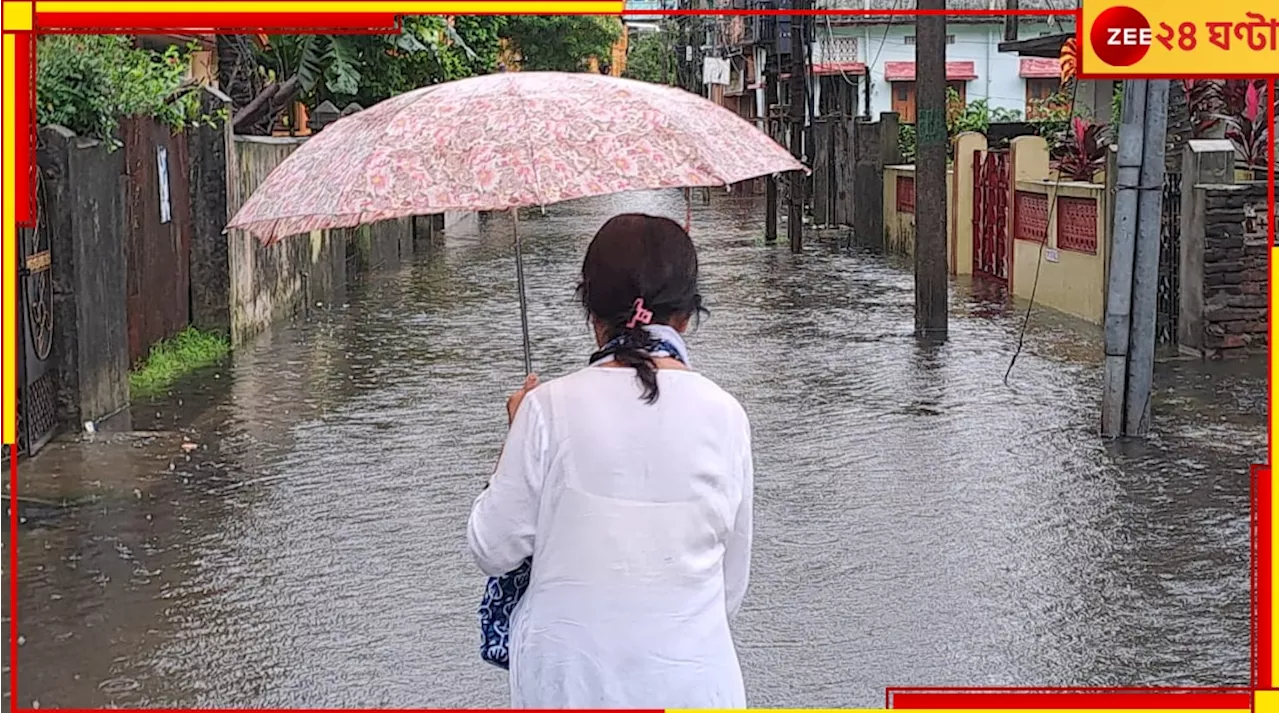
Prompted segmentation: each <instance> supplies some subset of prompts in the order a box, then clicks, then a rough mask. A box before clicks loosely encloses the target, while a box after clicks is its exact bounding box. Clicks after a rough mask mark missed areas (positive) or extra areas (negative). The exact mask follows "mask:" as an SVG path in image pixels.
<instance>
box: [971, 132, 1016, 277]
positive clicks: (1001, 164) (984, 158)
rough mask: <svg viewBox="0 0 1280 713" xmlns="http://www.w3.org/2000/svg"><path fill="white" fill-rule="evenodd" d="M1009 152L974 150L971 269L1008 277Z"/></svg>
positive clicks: (992, 275)
mask: <svg viewBox="0 0 1280 713" xmlns="http://www.w3.org/2000/svg"><path fill="white" fill-rule="evenodd" d="M1009 169H1010V165H1009V152H1008V151H1007V150H1000V151H996V150H992V151H986V152H983V151H974V152H973V273H974V275H977V276H981V277H986V278H991V279H994V280H999V281H1001V282H1006V281H1008V279H1009V178H1010V177H1009Z"/></svg>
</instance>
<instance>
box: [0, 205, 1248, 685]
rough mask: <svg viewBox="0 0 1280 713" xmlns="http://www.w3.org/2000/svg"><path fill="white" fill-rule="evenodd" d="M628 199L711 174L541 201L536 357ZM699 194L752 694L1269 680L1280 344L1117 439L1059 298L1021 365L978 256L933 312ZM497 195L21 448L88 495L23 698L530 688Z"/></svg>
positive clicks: (60, 539) (1171, 394) (1215, 369)
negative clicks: (335, 294) (515, 626)
mask: <svg viewBox="0 0 1280 713" xmlns="http://www.w3.org/2000/svg"><path fill="white" fill-rule="evenodd" d="M623 210H643V211H648V212H655V213H663V214H667V215H671V216H673V217H677V218H682V217H683V211H684V206H683V203H682V202H681V199H680V197H679V194H678V193H664V194H642V195H625V196H617V197H613V198H610V199H605V200H595V201H583V202H579V203H574V204H568V205H560V206H555V207H552V208H551V209H550V211H549V215H548V216H547V217H541V216H539V215H538V214H537V213H536V212H532V213H531V215H529V216H528V218H527V219H526V220H525V221H523V222H522V225H521V227H522V230H524V231H526V233H527V235H528V237H529V241H528V242H529V244H530V245H531V248H530V253H529V256H528V261H527V273H528V276H529V280H530V308H531V326H532V329H533V333H534V335H535V337H536V346H535V363H536V366H537V368H538V370H539V371H540V372H541V373H542V374H543V375H544V377H546V376H555V375H559V374H563V373H566V372H567V371H569V370H571V369H576V368H578V367H579V366H580V365H582V364H583V360H584V359H585V358H586V356H587V355H588V353H589V352H590V348H591V344H590V342H589V336H588V333H587V330H586V329H585V324H584V320H583V317H582V315H581V314H580V313H579V312H578V311H577V309H576V307H575V306H574V303H573V299H572V286H573V284H574V272H575V268H576V267H577V266H578V264H579V261H580V260H581V255H582V251H583V248H584V247H585V244H586V241H587V240H588V239H589V236H590V235H591V233H593V232H594V230H595V228H596V227H598V226H599V224H601V223H602V222H603V221H604V220H605V219H606V218H607V217H608V216H609V215H611V214H613V213H616V212H619V211H623ZM695 211H696V212H695V216H694V228H695V230H694V233H695V239H696V240H697V241H698V243H699V245H700V246H701V256H702V261H703V266H704V267H703V269H704V274H705V285H704V293H705V294H706V297H707V300H708V306H709V307H710V309H711V312H712V314H711V317H710V318H709V319H708V320H707V321H705V322H704V323H703V324H702V326H701V327H700V328H699V329H698V330H697V331H696V332H695V333H694V334H693V336H692V338H691V340H690V342H691V347H692V349H693V357H694V360H695V365H696V366H697V367H698V368H699V369H701V370H703V371H705V372H706V373H707V374H709V375H710V376H711V377H712V378H714V379H716V380H717V381H719V382H720V383H721V384H722V385H724V386H725V387H726V388H728V389H729V390H730V391H732V392H733V393H735V394H737V395H738V396H739V397H740V398H741V400H742V401H743V403H744V405H745V406H746V408H747V411H748V413H749V414H750V416H751V418H752V421H753V425H754V428H755V440H756V448H757V466H756V468H757V473H758V475H757V487H758V493H757V508H758V514H757V528H758V530H757V538H756V543H757V545H756V551H755V560H754V573H753V583H752V589H751V591H750V594H749V597H748V600H747V604H746V606H745V609H744V611H743V613H742V615H741V619H740V620H739V621H738V622H737V626H736V630H737V635H738V638H739V642H740V646H741V651H742V657H743V662H744V667H745V670H746V676H747V681H748V690H749V695H750V700H751V702H752V704H753V705H755V706H760V707H774V706H789V707H810V706H812V707H816V706H879V705H882V702H883V689H884V687H886V686H891V685H898V686H902V685H1014V684H1019V685H1137V684H1165V685H1173V684H1185V685H1192V684H1205V685H1209V684H1214V685H1246V684H1247V679H1248V650H1247V642H1248V639H1249V594H1248V569H1247V568H1248V552H1249V548H1248V546H1249V526H1248V519H1247V512H1248V493H1249V485H1248V478H1247V473H1248V465H1249V463H1250V462H1251V461H1255V460H1261V458H1262V455H1263V449H1264V447H1265V426H1264V409H1265V400H1264V394H1265V390H1264V385H1265V372H1264V371H1263V370H1262V367H1261V365H1259V366H1257V367H1255V366H1252V365H1250V366H1247V367H1246V366H1241V365H1202V364H1199V363H1186V362H1175V363H1166V364H1162V365H1161V366H1160V367H1159V374H1158V377H1157V382H1158V386H1159V387H1160V391H1159V393H1158V395H1157V398H1156V400H1155V405H1154V411H1155V431H1156V434H1155V436H1154V437H1153V438H1152V439H1151V441H1150V442H1148V443H1143V444H1128V445H1110V444H1106V443H1104V442H1102V441H1100V439H1099V438H1098V437H1097V436H1096V433H1097V425H1098V424H1097V420H1098V411H1099V404H1098V400H1099V393H1100V391H1101V387H1100V377H1101V369H1100V366H1099V365H1100V363H1101V359H1100V346H1099V340H1098V338H1097V336H1096V331H1097V330H1096V329H1093V328H1089V327H1082V326H1081V325H1079V324H1077V323H1075V322H1072V321H1070V320H1067V319H1061V318H1054V317H1051V316H1049V315H1047V314H1046V313H1041V312H1036V313H1035V316H1033V318H1032V324H1031V328H1030V330H1029V334H1028V336H1027V342H1026V346H1025V348H1024V350H1023V352H1022V354H1021V356H1020V357H1019V359H1018V362H1017V365H1016V367H1015V368H1014V371H1013V374H1012V376H1011V378H1010V381H1009V384H1008V385H1005V384H1003V383H1002V377H1003V375H1004V372H1005V369H1006V367H1007V365H1008V362H1009V359H1010V357H1011V355H1012V353H1013V348H1014V346H1015V344H1016V343H1017V337H1018V330H1019V328H1020V326H1021V318H1022V314H1021V311H1020V308H1017V307H1015V308H1013V309H1007V308H1005V307H1004V306H1003V305H1001V304H998V303H992V302H989V301H984V300H982V299H980V298H974V297H971V296H970V295H971V294H972V291H971V290H970V289H969V287H968V286H967V285H964V284H961V285H958V286H957V289H956V290H955V292H956V297H955V298H954V301H953V307H952V321H951V338H950V340H949V341H948V342H947V343H945V344H943V345H940V346H932V347H930V346H922V345H920V344H919V343H918V342H917V341H916V340H915V339H914V338H913V337H912V325H913V318H912V309H911V301H912V294H913V292H912V282H911V275H910V272H909V270H904V269H902V267H901V266H899V265H895V264H892V263H891V262H889V261H886V260H885V259H884V258H881V257H877V256H874V255H872V254H869V253H863V252H857V251H855V252H852V253H848V252H841V251H839V250H836V249H835V248H829V247H827V246H823V245H812V246H810V247H809V248H808V249H807V252H806V253H805V254H804V255H800V256H795V255H791V254H789V253H788V252H787V251H786V248H785V246H779V247H766V246H764V245H763V243H762V241H761V239H760V238H761V222H762V221H761V215H762V213H761V210H760V206H759V205H758V204H752V203H749V202H732V201H722V202H718V204H717V205H715V206H712V207H708V208H702V207H700V206H695ZM483 228H484V229H482V230H477V231H471V232H462V233H460V234H457V235H452V236H450V239H449V242H448V245H447V246H446V247H444V248H441V249H439V250H438V251H437V252H436V253H434V254H432V255H429V256H425V257H423V258H422V259H420V260H419V261H418V262H417V263H416V264H414V265H413V266H412V267H410V268H406V269H404V270H403V271H401V272H399V273H397V274H392V275H384V276H381V277H375V278H372V279H371V280H369V281H368V282H366V283H365V284H362V285H360V286H358V287H356V288H354V289H353V291H352V295H351V301H350V304H349V305H347V306H346V307H345V308H343V309H341V310H337V311H335V312H333V313H332V314H328V315H324V316H322V317H320V318H318V320H317V321H314V322H312V323H310V324H307V325H303V326H301V327H298V328H290V329H282V330H280V331H278V332H276V333H275V334H273V335H270V336H267V337H264V338H263V339H262V340H261V341H260V342H259V343H257V344H256V345H254V346H253V347H251V348H246V349H244V350H242V351H241V352H240V353H238V354H236V355H235V360H234V363H233V364H231V365H229V366H228V367H226V368H224V369H221V370H219V371H217V372H216V373H210V374H208V375H206V376H205V377H204V378H201V379H198V380H196V383H194V384H192V385H190V386H189V387H187V389H186V392H185V393H183V394H181V396H182V403H181V405H175V404H159V405H143V406H139V407H138V408H136V409H135V413H134V423H133V427H134V428H138V429H147V430H149V431H154V433H148V434H138V433H134V434H126V435H122V436H118V437H115V438H110V439H108V441H109V442H107V443H101V442H100V443H95V444H85V445H72V446H65V445H60V444H55V445H54V446H52V447H51V449H50V451H49V452H48V453H47V454H46V455H42V456H41V459H40V460H39V461H37V462H35V463H33V464H30V465H28V466H27V467H26V470H25V472H26V473H27V474H28V477H29V478H37V477H38V478H40V479H41V481H40V484H41V486H42V488H43V489H44V490H46V491H47V490H53V491H57V492H60V493H62V494H64V495H66V496H67V497H70V498H72V499H76V500H78V501H79V502H80V503H81V504H79V505H77V506H76V507H74V508H72V509H71V510H69V511H68V512H67V513H66V514H63V515H61V516H59V517H56V518H54V519H51V520H48V521H42V520H39V519H38V518H36V519H33V520H32V521H31V522H30V523H28V527H27V529H25V530H24V531H23V533H22V536H21V538H20V553H21V574H20V586H19V601H18V619H19V629H20V633H21V634H22V635H23V637H24V644H23V646H22V648H21V655H20V659H19V661H20V681H19V691H18V697H19V701H20V703H21V704H22V705H32V704H33V702H35V701H38V702H39V705H41V706H43V707H69V706H81V707H99V706H106V705H119V706H128V707H132V706H174V707H188V706H190V707H195V706H259V707H272V706H285V707H302V706H311V707H343V706H345V707H353V706H388V707H409V706H412V707H427V706H441V707H460V706H505V705H506V704H507V698H506V682H505V676H506V675H505V674H504V673H502V672H500V671H498V670H496V669H493V668H492V667H489V666H487V665H485V664H483V663H481V662H480V660H479V658H478V656H477V644H478V632H477V628H476V625H475V616H474V612H475V607H476V605H477V603H478V601H479V600H478V597H479V595H480V591H481V584H482V578H481V576H480V575H479V573H478V572H477V571H476V569H475V568H474V566H473V564H472V563H471V561H470V558H469V555H468V553H467V552H466V546H465V539H464V536H463V527H464V522H465V518H466V513H467V511H468V509H469V506H470V503H471V500H472V498H473V497H474V496H475V494H476V493H477V492H478V491H479V489H480V487H481V485H482V484H483V482H484V480H485V478H486V476H487V474H488V472H489V471H490V469H491V468H492V466H493V463H494V459H495V457H496V455H497V452H498V448H499V445H500V438H501V434H502V433H503V430H504V428H505V421H504V415H505V413H504V409H503V400H504V397H505V395H506V394H507V393H508V392H509V390H510V389H512V388H513V387H515V386H516V385H517V384H518V383H519V381H520V379H521V376H522V374H521V373H520V366H521V359H520V343H519V335H520V331H519V319H518V313H517V311H516V310H517V300H516V295H515V292H514V288H515V284H514V283H515V280H514V271H513V269H512V262H511V255H510V249H509V245H510V232H509V231H510V229H509V224H508V223H507V222H506V221H505V220H503V219H502V218H501V217H495V218H494V219H492V220H491V221H488V222H486V223H485V224H484V226H483ZM191 423H194V426H191V427H189V428H188V430H187V431H186V432H185V433H184V434H175V433H173V431H176V430H177V429H179V427H187V425H189V424H191ZM184 435H185V437H186V438H190V439H191V441H192V442H194V443H196V444H197V445H198V446H199V447H198V448H196V449H195V450H194V451H191V452H189V453H188V452H186V451H184V450H183V448H182V447H181V443H182V441H183V440H184V438H183V436H184ZM51 471H57V473H58V475H57V476H56V477H55V476H54V475H53V474H52V473H51Z"/></svg>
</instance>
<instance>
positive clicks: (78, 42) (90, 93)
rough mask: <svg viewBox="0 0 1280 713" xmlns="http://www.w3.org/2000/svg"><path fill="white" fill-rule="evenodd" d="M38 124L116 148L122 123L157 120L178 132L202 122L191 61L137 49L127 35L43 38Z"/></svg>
mask: <svg viewBox="0 0 1280 713" xmlns="http://www.w3.org/2000/svg"><path fill="white" fill-rule="evenodd" d="M36 52H37V55H36V120H37V121H38V122H39V124H40V125H42V126H47V125H49V124H59V125H62V126H65V127H66V128H68V129H70V130H72V131H74V132H75V133H76V134H79V135H80V136H86V137H91V138H95V139H99V140H101V141H105V142H107V143H110V144H112V145H114V144H116V143H117V139H116V137H115V132H116V129H117V128H118V126H119V123H120V119H121V118H122V117H128V116H150V117H154V118H156V119H158V120H160V121H162V122H164V123H165V124H168V125H169V126H172V127H173V128H175V129H179V128H182V127H183V126H184V125H185V124H187V123H190V122H193V121H195V120H196V119H197V118H198V117H199V111H200V105H199V97H198V96H197V95H196V94H195V93H194V92H187V91H182V90H183V89H185V88H187V87H186V85H187V82H186V74H187V67H188V59H187V57H186V56H184V55H183V53H181V52H179V51H178V48H176V47H170V48H169V49H168V50H167V51H165V52H156V51H153V50H148V49H137V48H135V47H133V45H132V43H131V40H130V39H129V37H127V36H125V35H43V36H41V37H40V39H39V40H38V41H37V45H36Z"/></svg>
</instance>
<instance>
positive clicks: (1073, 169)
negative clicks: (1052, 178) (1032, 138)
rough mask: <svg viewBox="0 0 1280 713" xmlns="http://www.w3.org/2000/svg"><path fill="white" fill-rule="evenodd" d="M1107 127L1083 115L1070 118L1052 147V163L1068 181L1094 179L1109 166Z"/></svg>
mask: <svg viewBox="0 0 1280 713" xmlns="http://www.w3.org/2000/svg"><path fill="white" fill-rule="evenodd" d="M1106 131H1107V126H1106V124H1100V123H1097V122H1092V121H1088V120H1086V119H1084V118H1082V117H1079V116H1077V117H1075V118H1073V119H1072V120H1071V127H1070V128H1069V129H1068V130H1067V131H1066V132H1065V135H1064V136H1063V137H1062V138H1063V140H1061V141H1059V142H1057V144H1056V145H1055V146H1054V148H1053V151H1052V153H1053V155H1052V161H1051V165H1052V166H1053V168H1054V169H1056V170H1057V171H1058V173H1060V174H1061V175H1062V177H1063V178H1064V179H1066V180H1068V181H1086V182H1088V181H1092V180H1093V177H1094V176H1096V175H1097V174H1098V172H1099V171H1101V170H1102V169H1103V168H1104V167H1105V166H1106V161H1107V136H1106Z"/></svg>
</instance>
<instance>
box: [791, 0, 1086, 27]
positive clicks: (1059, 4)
mask: <svg viewBox="0 0 1280 713" xmlns="http://www.w3.org/2000/svg"><path fill="white" fill-rule="evenodd" d="M1079 5H1080V0H1019V3H1018V6H1019V8H1020V9H1022V10H1060V11H1062V12H1064V13H1069V12H1074V11H1075V10H1076V9H1077V8H1078V7H1079ZM814 7H815V8H816V9H820V10H884V11H886V13H885V14H883V15H848V16H845V17H832V18H831V20H832V22H833V23H836V24H853V25H865V24H876V25H881V24H885V23H890V24H899V23H902V24H910V23H914V22H915V17H916V16H915V15H910V14H906V11H910V10H914V9H916V0H814ZM1005 7H1006V0H947V9H948V10H987V11H996V10H1004V9H1005ZM1021 19H1022V21H1023V22H1036V21H1041V22H1043V21H1045V20H1048V19H1050V18H1049V17H1046V16H1044V15H1023V16H1021ZM1053 19H1056V20H1058V21H1059V22H1061V23H1063V24H1068V23H1069V24H1070V25H1074V22H1075V18H1073V17H1072V16H1070V15H1067V14H1063V15H1057V16H1054V17H1053ZM947 22H951V23H988V24H1001V23H1003V22H1004V17H1003V16H1001V15H998V14H992V15H948V16H947Z"/></svg>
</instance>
